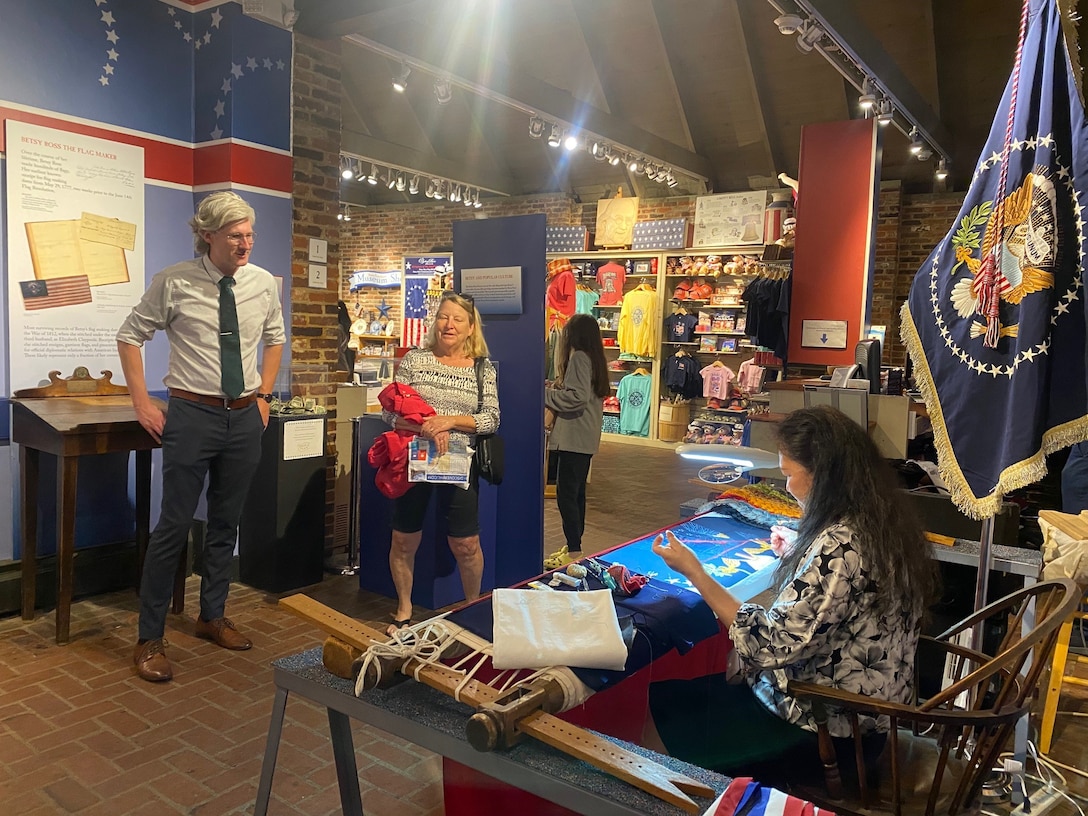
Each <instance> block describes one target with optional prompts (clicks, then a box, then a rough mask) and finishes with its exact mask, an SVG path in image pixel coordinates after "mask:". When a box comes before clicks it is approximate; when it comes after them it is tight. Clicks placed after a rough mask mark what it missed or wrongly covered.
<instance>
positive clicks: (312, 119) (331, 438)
mask: <svg viewBox="0 0 1088 816" xmlns="http://www.w3.org/2000/svg"><path fill="white" fill-rule="evenodd" d="M293 77H294V83H293V88H292V94H293V98H292V109H293V116H294V121H293V141H294V147H293V159H294V179H293V188H292V197H293V203H294V210H293V219H292V220H293V237H292V252H291V369H292V386H291V389H292V394H293V395H300V396H307V397H315V398H316V399H317V401H318V402H319V403H320V404H321V405H324V406H326V407H327V408H328V410H329V419H328V437H327V440H328V441H327V448H326V472H327V479H326V500H325V517H326V523H325V530H326V547H328V546H329V545H330V544H331V542H332V530H333V523H332V520H333V515H332V507H333V468H334V464H335V450H336V423H335V421H334V420H335V417H336V384H335V383H336V381H338V380H343V379H346V378H347V376H348V375H347V374H337V373H336V371H335V369H336V360H337V348H338V339H337V332H336V326H337V320H336V301H337V293H338V292H339V291H340V275H339V268H340V231H339V224H340V222H339V221H337V219H336V215H337V212H338V211H339V207H340V188H339V182H340V172H339V165H340V41H339V40H330V41H327V42H326V41H320V40H314V39H312V38H309V37H305V36H303V35H301V34H296V35H295V54H294V64H293ZM311 238H321V239H324V240H325V241H328V266H327V278H328V279H327V283H328V286H327V288H325V289H311V288H309V246H310V239H311Z"/></svg>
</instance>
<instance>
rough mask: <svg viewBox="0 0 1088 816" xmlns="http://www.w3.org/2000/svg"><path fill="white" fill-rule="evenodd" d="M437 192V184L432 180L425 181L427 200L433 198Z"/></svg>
mask: <svg viewBox="0 0 1088 816" xmlns="http://www.w3.org/2000/svg"><path fill="white" fill-rule="evenodd" d="M437 191H438V182H436V181H435V180H434V179H429V180H428V181H427V192H426V195H427V198H434V194H435V193H436V192H437Z"/></svg>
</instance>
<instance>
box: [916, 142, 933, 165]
mask: <svg viewBox="0 0 1088 816" xmlns="http://www.w3.org/2000/svg"><path fill="white" fill-rule="evenodd" d="M915 157H916V158H917V159H918V161H922V162H924V161H929V160H930V159H931V158H933V151H932V150H930V149H929V145H927V144H926V143H924V142H923V143H922V149H921V150H919V151H918V152H917V153H916V154H915Z"/></svg>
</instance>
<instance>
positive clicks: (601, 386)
mask: <svg viewBox="0 0 1088 816" xmlns="http://www.w3.org/2000/svg"><path fill="white" fill-rule="evenodd" d="M555 368H556V380H555V381H554V382H553V383H552V384H551V386H550V387H549V388H546V389H545V390H544V405H545V406H546V407H547V408H550V409H551V410H552V411H553V412H555V424H554V425H553V426H552V432H551V436H550V439H549V441H548V449H549V450H554V451H556V453H557V456H558V459H559V462H558V466H557V469H556V477H555V481H556V484H555V501H556V504H557V505H558V506H559V515H560V516H561V517H562V519H563V535H564V536H565V537H566V540H567V550H568V551H569V552H578V551H580V550H581V549H582V532H583V531H584V530H585V526H586V479H587V478H588V476H589V463H590V460H591V459H592V458H593V454H595V453H596V452H597V448H599V447H600V444H601V407H602V400H603V399H604V398H605V397H607V396H608V394H609V393H610V391H611V388H610V386H609V382H608V363H607V362H606V361H605V358H604V345H603V344H602V343H601V330H600V328H598V326H597V321H595V320H594V319H593V318H592V317H590V316H589V315H585V314H576V315H574V316H573V317H571V319H570V320H569V321H567V325H566V326H564V327H563V332H562V334H561V335H560V337H559V343H558V345H557V347H556V350H555Z"/></svg>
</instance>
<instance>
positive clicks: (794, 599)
mask: <svg viewBox="0 0 1088 816" xmlns="http://www.w3.org/2000/svg"><path fill="white" fill-rule="evenodd" d="M852 538H853V532H852V531H851V529H850V527H849V526H848V525H846V524H842V523H840V524H835V525H833V526H831V527H828V528H827V529H826V530H824V531H823V532H822V533H820V535H818V536H817V537H816V539H815V540H814V541H813V542H812V545H811V546H810V547H809V551H808V554H807V555H806V558H805V560H804V561H802V562H801V565H800V567H799V568H798V571H797V576H796V577H795V578H794V579H793V581H792V582H790V583H789V584H788V585H787V586H786V587H785V588H783V590H782V592H781V593H780V594H779V595H778V597H777V598H776V599H775V601H774V603H773V604H772V605H771V606H770V608H768V609H764V608H763V607H761V606H757V605H756V604H744V605H742V606H741V608H740V610H739V611H738V612H737V617H736V620H735V621H734V622H733V625H732V626H731V627H730V629H729V635H730V637H731V638H732V640H733V645H734V648H736V650H737V653H738V657H739V658H740V662H741V664H742V665H743V666H744V669H745V672H746V679H747V682H748V684H749V686H751V688H752V691H753V692H754V693H755V695H756V697H757V698H758V699H759V700H760V702H761V703H763V705H764V706H766V707H767V708H768V709H769V710H770V711H772V712H774V713H775V714H777V715H778V716H779V717H781V718H782V719H784V720H786V721H787V722H790V723H793V724H795V725H798V726H801V727H802V728H806V729H808V730H810V731H815V730H816V723H815V721H814V720H813V716H812V711H811V706H810V705H809V704H808V703H807V702H803V701H800V700H797V699H795V698H793V697H791V696H789V695H788V694H787V693H786V684H787V682H788V681H789V680H791V679H795V680H803V681H808V682H813V683H819V684H820V685H822V686H829V687H831V688H838V689H843V690H845V691H850V692H854V693H856V694H863V695H866V696H869V697H875V698H878V699H881V700H889V701H894V702H908V701H909V699H910V695H911V684H912V681H913V676H914V652H915V650H916V649H917V647H918V634H919V628H920V620H919V615H918V614H917V613H915V612H914V611H913V610H911V609H909V608H904V609H901V610H899V611H896V612H891V613H884V614H878V613H876V612H875V611H874V609H873V605H874V602H875V600H876V598H877V594H878V592H879V591H880V590H879V587H877V586H876V585H875V584H873V583H872V582H871V581H870V580H869V578H868V575H867V570H866V564H865V560H864V559H863V558H862V557H861V555H860V554H859V553H858V551H857V550H856V549H854V546H853V544H852ZM881 720H882V721H877V720H875V719H873V718H862V719H861V730H862V733H866V732H869V731H874V730H875V731H887V730H888V722H887V718H881ZM828 730H829V731H830V732H831V735H832V736H834V737H849V736H850V721H849V720H848V719H847V717H846V716H845V715H843V714H841V713H839V712H838V711H836V710H835V709H830V710H829V716H828Z"/></svg>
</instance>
